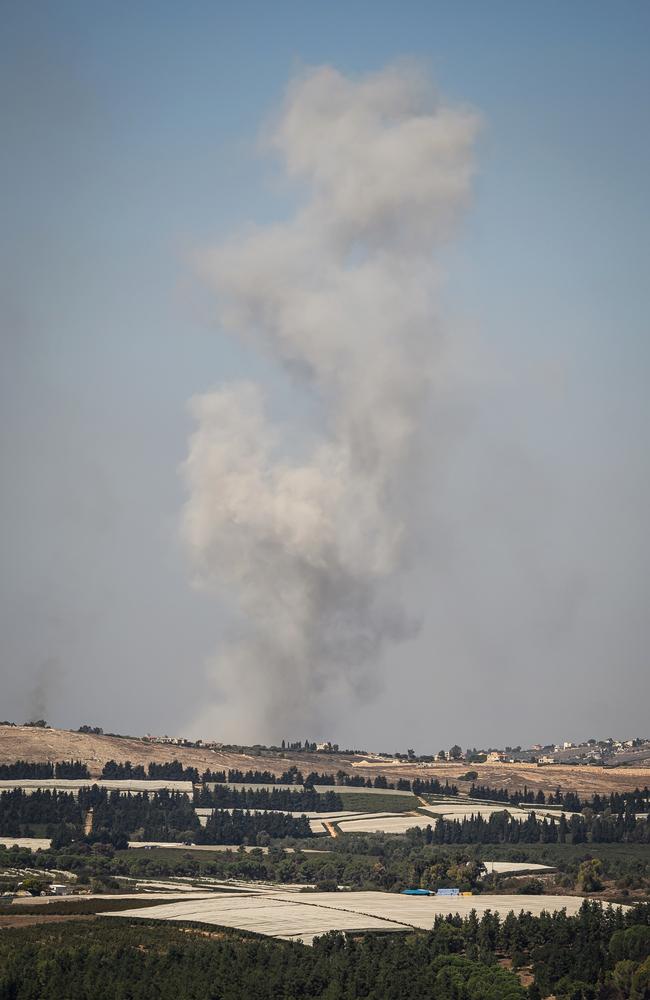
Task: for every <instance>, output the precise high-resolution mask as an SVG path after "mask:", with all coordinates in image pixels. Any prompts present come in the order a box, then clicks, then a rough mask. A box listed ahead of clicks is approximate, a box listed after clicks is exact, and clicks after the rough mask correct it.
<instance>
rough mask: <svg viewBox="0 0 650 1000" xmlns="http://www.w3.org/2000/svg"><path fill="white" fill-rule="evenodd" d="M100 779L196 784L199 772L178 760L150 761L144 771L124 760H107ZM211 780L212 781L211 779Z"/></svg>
mask: <svg viewBox="0 0 650 1000" xmlns="http://www.w3.org/2000/svg"><path fill="white" fill-rule="evenodd" d="M102 778H107V779H110V780H113V781H129V780H131V781H160V780H167V781H192V782H194V783H197V782H198V781H199V780H200V779H199V772H198V770H197V769H196V768H195V767H184V765H183V764H182V763H181V761H180V760H170V761H166V762H164V763H162V764H157V763H156V762H155V761H152V762H151V763H150V764H148V766H147V769H146V771H145V769H144V765H143V764H132V763H131V761H130V760H126V761H124V762H123V763H121V764H118V762H117V761H115V760H108V761H106V763H105V764H104V767H103V769H102ZM211 780H213V779H211Z"/></svg>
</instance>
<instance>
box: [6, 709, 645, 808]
mask: <svg viewBox="0 0 650 1000" xmlns="http://www.w3.org/2000/svg"><path fill="white" fill-rule="evenodd" d="M174 758H177V759H178V760H180V761H181V762H182V763H183V764H184V765H185V766H186V767H188V766H191V767H196V768H197V769H198V770H199V771H203V770H205V769H206V768H211V769H212V770H220V769H228V768H239V769H240V770H244V771H246V770H248V769H249V768H252V769H257V770H265V771H271V772H272V773H274V774H276V775H278V776H279V775H280V774H282V772H283V771H285V770H286V769H287V768H288V767H290V766H292V765H295V766H296V767H298V768H299V769H300V770H301V771H302V772H303V774H305V775H306V774H308V773H309V772H310V771H318V772H320V773H323V772H326V773H329V774H335V773H336V772H337V771H339V770H342V771H345V772H346V773H348V774H357V775H363V776H364V777H370V778H374V777H375V776H376V775H377V774H385V775H387V776H388V777H389V779H392V780H397V779H398V778H408V779H411V780H412V779H413V778H416V777H421V778H434V777H435V778H438V779H439V780H440V781H442V782H444V781H445V780H449V782H450V783H451V782H458V779H459V777H460V775H462V774H463V773H465V772H466V771H467V764H464V763H462V762H461V763H460V764H447V763H436V764H431V765H423V764H395V763H394V762H392V761H389V760H387V761H386V763H383V762H378V761H376V760H373V761H372V762H371V761H369V760H367V759H366V758H363V757H361V756H354V755H352V754H322V753H293V752H290V751H286V752H282V753H280V752H277V753H270V752H260V753H257V752H251V753H247V754H243V753H230V752H224V751H220V750H206V749H197V748H194V747H178V746H174V745H169V744H160V743H149V742H145V741H143V740H139V739H127V738H122V737H119V736H96V735H91V734H88V733H76V732H70V731H69V730H67V729H39V728H34V727H32V726H2V725H0V763H3V764H8V763H11V762H12V761H15V760H18V759H20V760H29V761H50V762H55V761H57V760H81V761H83V763H85V764H87V765H88V769H89V771H90V773H91V775H92V776H93V777H98V776H99V775H100V774H101V771H102V768H103V766H104V764H105V763H106V761H108V760H115V761H117V762H118V763H123V762H124V761H127V760H130V761H131V763H132V764H143V765H144V766H145V767H146V765H147V764H149V763H150V762H156V763H164V762H165V761H169V760H173V759H174ZM472 770H474V771H478V778H477V784H483V785H489V786H490V787H493V788H507V789H509V790H510V791H515V790H521V789H523V787H524V785H527V786H528V788H531V789H533V790H534V791H537V790H538V789H540V788H541V789H543V790H544V791H545V792H548V791H554V790H555V789H556V788H557V787H558V786H559V787H560V788H562V789H563V790H565V791H576V792H578V793H580V794H584V795H593V794H594V793H595V792H608V791H621V792H622V791H632V790H633V789H635V788H637V787H641V788H643V787H644V786H646V785H650V767H634V768H617V769H606V770H603V769H602V768H600V767H587V766H569V765H562V764H557V765H549V766H546V767H537V766H536V765H535V764H472ZM458 783H459V787H460V790H461V793H462V792H463V791H466V790H467V789H468V788H469V783H468V782H463V781H460V782H458Z"/></svg>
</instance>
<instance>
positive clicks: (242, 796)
mask: <svg viewBox="0 0 650 1000" xmlns="http://www.w3.org/2000/svg"><path fill="white" fill-rule="evenodd" d="M367 798H370V796H367ZM196 805H197V806H203V807H205V806H215V807H217V808H219V809H283V810H286V811H288V812H303V811H304V812H336V810H342V809H343V808H344V805H343V800H342V798H341V796H340V795H336V794H335V793H334V792H325V793H324V794H323V795H319V794H318V792H315V791H314V790H313V789H311V790H309V789H305V790H304V791H299V792H291V791H288V790H287V789H284V788H271V789H266V788H242V789H238V788H232V787H231V786H230V785H221V784H217V785H216V786H215V788H214V789H209V788H203V789H202V790H201V791H200V792H198V793H197V795H196Z"/></svg>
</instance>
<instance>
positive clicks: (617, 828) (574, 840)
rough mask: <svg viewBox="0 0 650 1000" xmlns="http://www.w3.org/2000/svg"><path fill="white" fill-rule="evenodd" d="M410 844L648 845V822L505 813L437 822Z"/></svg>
mask: <svg viewBox="0 0 650 1000" xmlns="http://www.w3.org/2000/svg"><path fill="white" fill-rule="evenodd" d="M408 835H409V837H410V839H411V840H412V841H417V840H418V839H421V840H422V841H423V842H424V843H427V844H519V843H522V844H536V843H541V844H557V843H559V844H565V843H570V844H584V843H588V842H589V843H596V844H601V843H608V844H613V843H631V844H650V818H648V817H643V818H641V819H637V818H636V816H635V815H634V813H625V815H623V816H617V815H613V816H605V815H602V816H594V817H592V818H588V817H585V816H582V815H580V814H574V815H572V816H569V817H568V819H567V817H566V816H564V814H562V815H560V816H559V817H558V819H557V821H556V820H555V819H547V818H546V817H544V818H542V819H539V818H538V817H537V816H535V813H531V814H530V816H528V817H527V818H526V819H513V818H512V817H511V816H509V815H508V813H507V812H506V811H503V812H496V813H492V815H491V816H489V817H484V816H471V817H465V818H463V819H453V820H446V819H438V820H437V821H436V823H435V825H434V826H430V825H429V826H427V827H426V828H425V829H424V830H422V829H420V828H419V827H415V828H413V829H411V830H409V831H408Z"/></svg>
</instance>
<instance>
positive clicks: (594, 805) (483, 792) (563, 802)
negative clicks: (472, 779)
mask: <svg viewBox="0 0 650 1000" xmlns="http://www.w3.org/2000/svg"><path fill="white" fill-rule="evenodd" d="M469 796H470V798H473V799H487V800H489V801H492V802H506V803H510V804H511V805H518V804H519V803H524V804H531V805H532V804H535V805H548V806H562V808H563V809H565V810H566V811H567V812H582V810H583V809H591V810H592V812H596V813H601V812H605V811H606V810H609V811H610V812H614V813H624V812H626V811H628V812H647V811H648V809H649V808H650V789H648V787H647V786H646V787H645V788H643V789H639V788H636V789H635V790H634V791H633V792H611V793H610V794H609V795H599V794H595V795H594V796H593V797H592V798H591V799H581V798H580V796H579V795H578V794H577V792H563V791H562V790H561V789H560V788H557V789H556V791H555V792H550V793H549V794H548V795H546V794H545V793H544V792H543V791H542V790H541V789H540V790H539V791H537V792H534V791H533V790H532V789H529V788H527V787H526V785H524V788H523V791H514V792H510V791H508V789H507V788H490V787H489V786H488V785H475V784H473V783H472V787H471V788H470V790H469Z"/></svg>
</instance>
